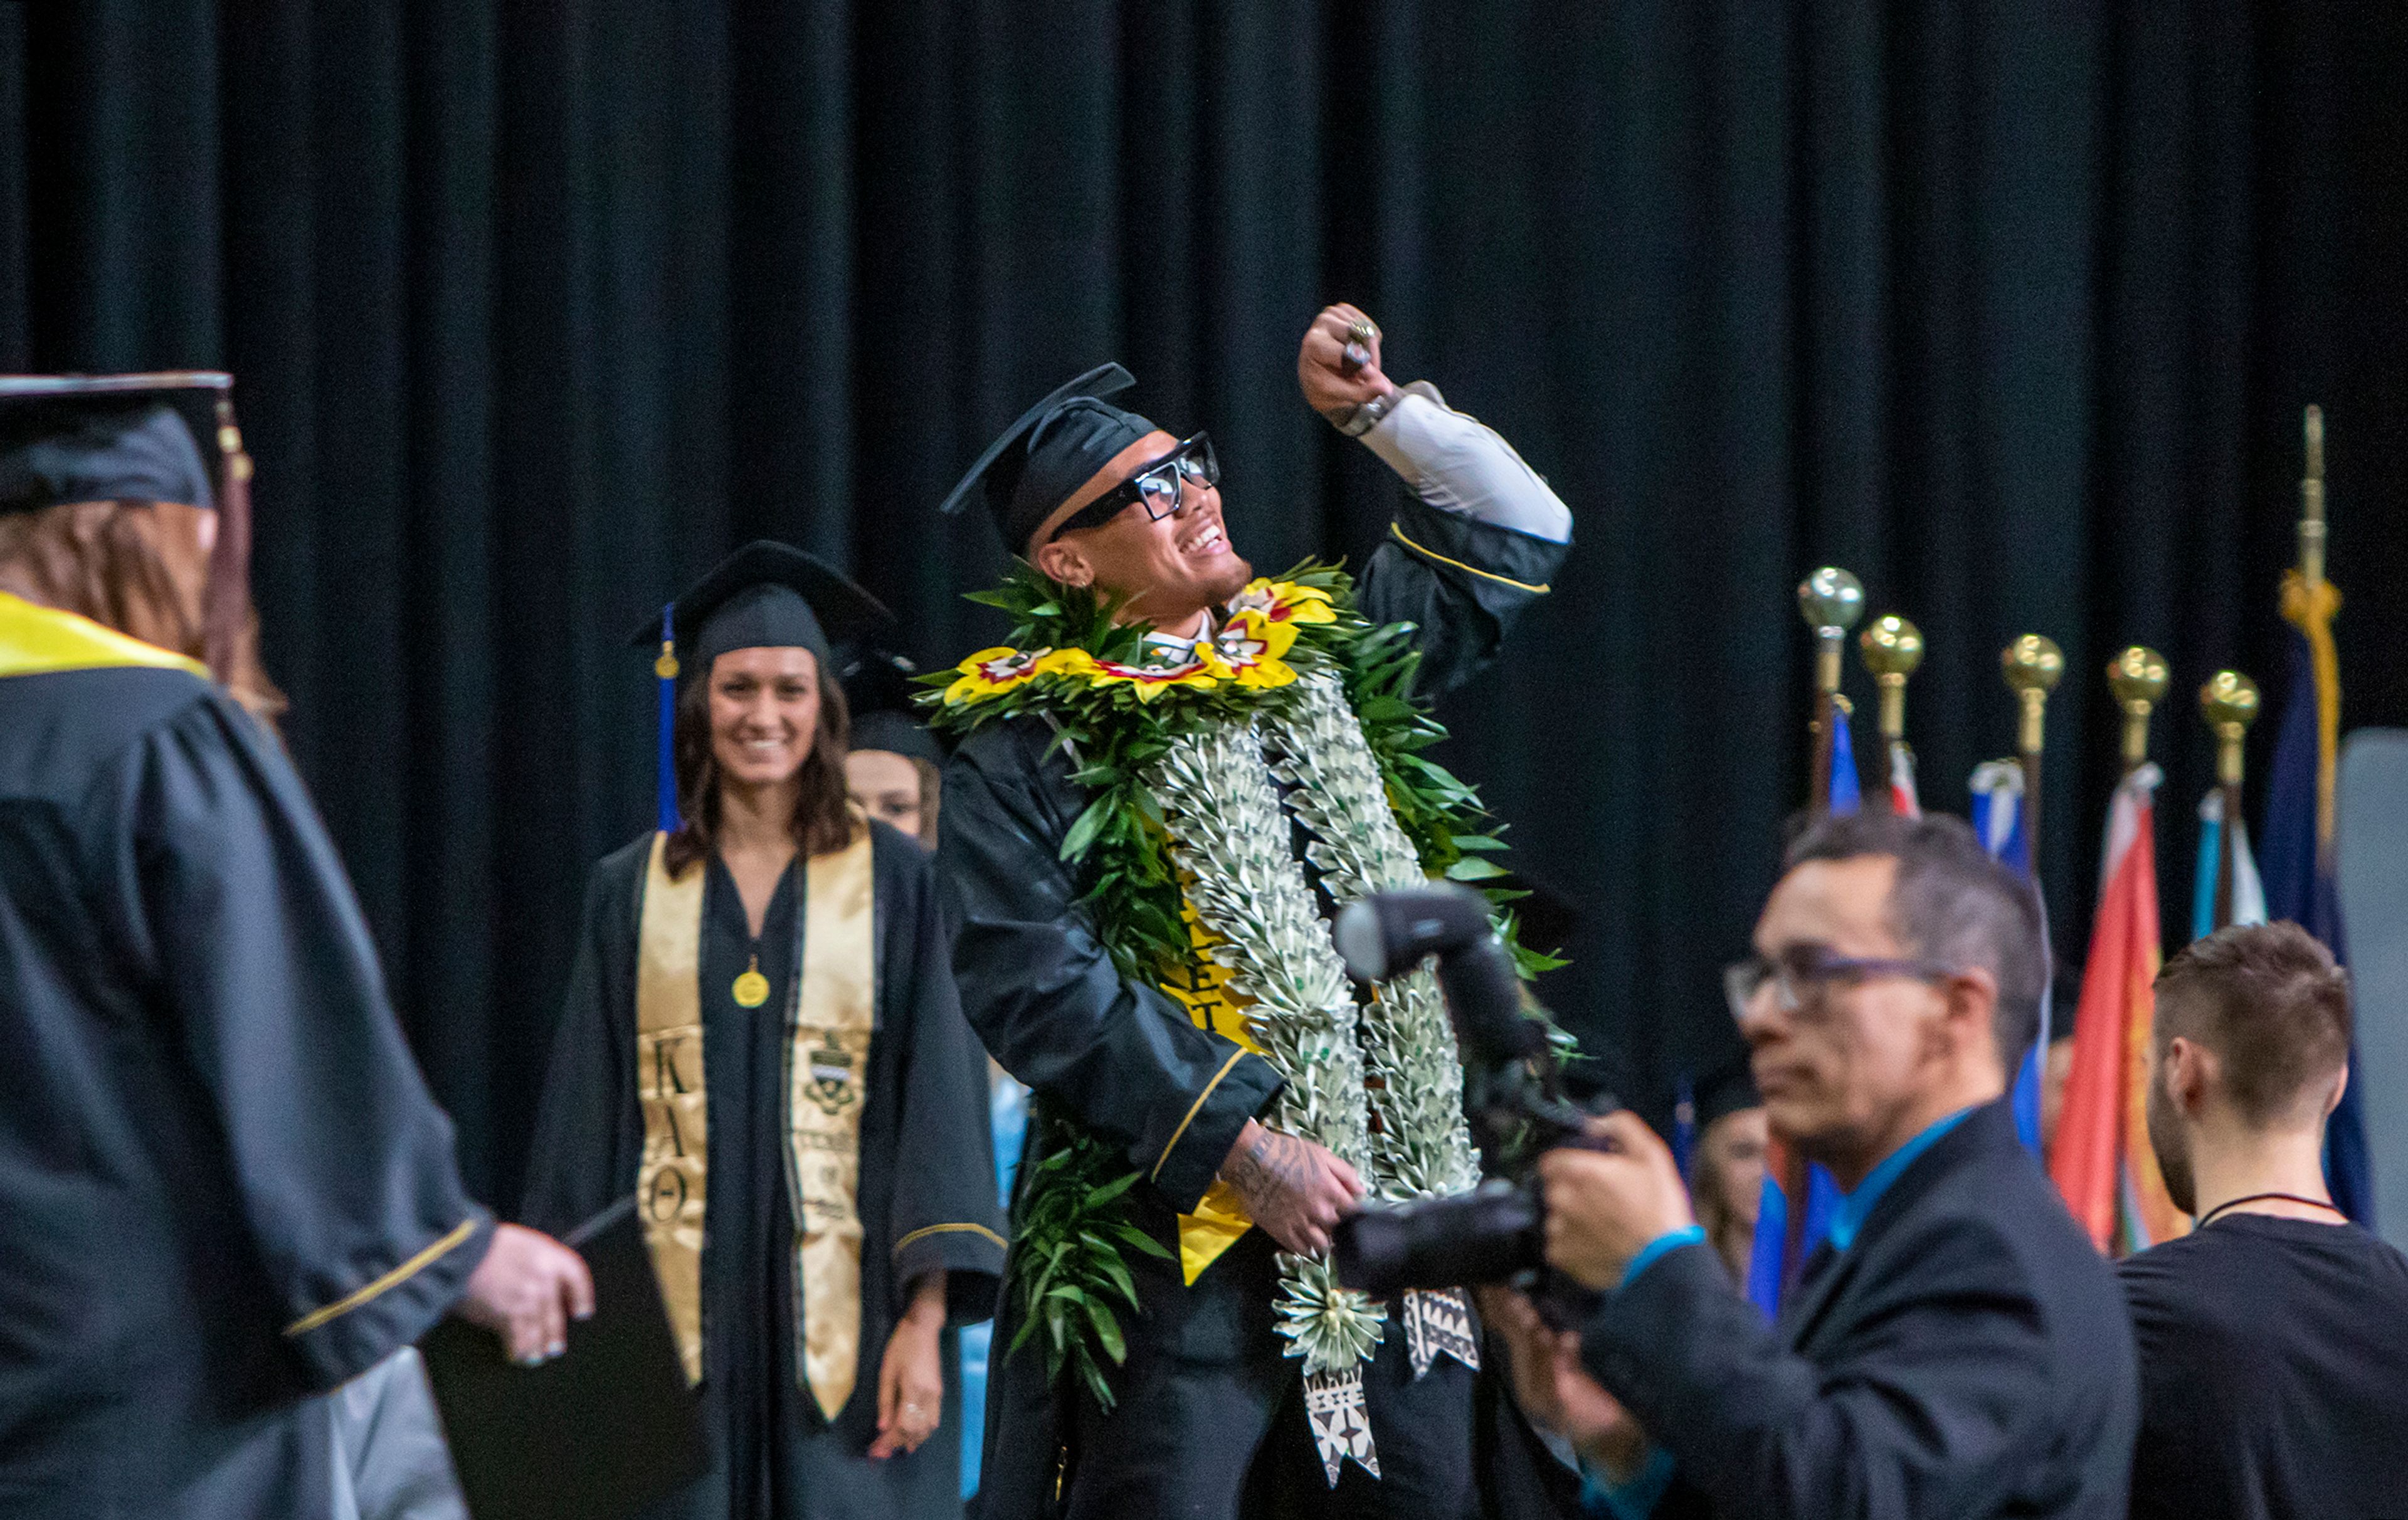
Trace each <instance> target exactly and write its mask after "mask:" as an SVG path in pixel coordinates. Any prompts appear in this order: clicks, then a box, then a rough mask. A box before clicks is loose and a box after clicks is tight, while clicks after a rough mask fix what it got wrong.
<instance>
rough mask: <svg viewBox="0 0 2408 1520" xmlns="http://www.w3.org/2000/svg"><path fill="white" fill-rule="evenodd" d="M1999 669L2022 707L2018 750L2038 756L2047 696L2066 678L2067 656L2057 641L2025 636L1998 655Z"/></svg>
mask: <svg viewBox="0 0 2408 1520" xmlns="http://www.w3.org/2000/svg"><path fill="white" fill-rule="evenodd" d="M1999 667H2000V670H2001V671H2002V672H2003V673H2004V674H2005V676H2006V678H2007V684H2008V685H2009V686H2010V687H2012V688H2013V689H2014V694H2015V699H2016V700H2017V701H2018V702H2020V703H2021V704H2022V705H2023V726H2022V729H2021V731H2020V733H2019V736H2018V738H2017V739H2016V746H2015V747H2016V748H2017V749H2020V750H2021V751H2023V752H2024V753H2026V754H2038V753H2040V750H2041V738H2042V735H2043V732H2044V728H2043V724H2046V722H2047V717H2046V714H2047V711H2048V694H2049V693H2050V692H2051V691H2052V690H2054V689H2055V688H2056V686H2057V680H2058V678H2059V677H2061V676H2063V675H2064V674H2065V654H2064V652H2062V651H2061V650H2059V649H2058V648H2057V644H2056V642H2055V641H2054V640H2052V639H2048V638H2042V637H2041V636H2040V635H2039V634H2026V635H2024V636H2023V637H2022V638H2018V639H2016V640H2015V641H2014V643H2012V644H2009V645H2008V646H2007V647H2006V648H2005V649H2003V650H2000V652H1999Z"/></svg>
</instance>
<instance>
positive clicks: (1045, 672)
mask: <svg viewBox="0 0 2408 1520" xmlns="http://www.w3.org/2000/svg"><path fill="white" fill-rule="evenodd" d="M1095 663H1096V661H1095V657H1094V656H1093V655H1091V654H1089V653H1088V652H1086V651H1085V650H1082V649H1013V648H1012V647H1011V645H1009V644H998V645H996V647H995V648H993V649H982V650H981V651H979V652H977V653H976V654H973V655H971V656H970V657H969V658H968V659H967V660H964V661H963V662H962V663H961V664H959V665H957V666H955V667H953V668H954V669H956V670H958V671H960V672H961V679H960V680H959V681H954V682H953V684H952V685H950V686H948V687H946V688H945V705H946V706H947V707H959V706H961V705H962V704H963V703H965V702H980V701H984V700H985V699H986V698H988V697H990V696H999V695H1002V694H1004V693H1005V692H1008V691H1010V690H1011V689H1012V688H1013V687H1015V686H1019V685H1023V684H1025V683H1026V682H1028V681H1035V680H1036V679H1037V678H1038V677H1039V676H1052V675H1066V676H1079V675H1084V674H1086V673H1087V672H1088V670H1090V669H1092V668H1093V667H1094V666H1095Z"/></svg>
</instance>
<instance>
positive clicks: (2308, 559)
mask: <svg viewBox="0 0 2408 1520" xmlns="http://www.w3.org/2000/svg"><path fill="white" fill-rule="evenodd" d="M2300 431H2301V432H2302V433H2303V434H2304V435H2305V439H2304V441H2305V444H2306V450H2307V467H2306V468H2305V469H2304V470H2302V471H2301V472H2300V580H2302V581H2306V582H2307V583H2308V584H2309V586H2310V587H2315V586H2319V585H2322V584H2323V583H2324V579H2325V409H2324V408H2322V407H2318V406H2313V405H2312V406H2310V407H2309V408H2308V409H2307V412H2306V415H2305V416H2304V417H2302V418H2301V420H2300Z"/></svg>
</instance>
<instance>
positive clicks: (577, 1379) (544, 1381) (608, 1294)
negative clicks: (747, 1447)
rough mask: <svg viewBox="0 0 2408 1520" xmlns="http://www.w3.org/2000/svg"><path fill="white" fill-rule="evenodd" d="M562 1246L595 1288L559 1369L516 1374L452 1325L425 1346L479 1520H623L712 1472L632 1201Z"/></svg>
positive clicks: (556, 1361)
mask: <svg viewBox="0 0 2408 1520" xmlns="http://www.w3.org/2000/svg"><path fill="white" fill-rule="evenodd" d="M566 1243H567V1244H568V1245H570V1246H572V1247H574V1248H575V1249H576V1250H577V1251H578V1252H579V1253H580V1254H581V1255H583V1256H584V1257H585V1265H586V1268H587V1269H588V1270H589V1271H591V1272H592V1273H593V1274H594V1317H593V1318H592V1319H588V1320H575V1319H572V1320H570V1321H569V1322H568V1349H567V1350H566V1352H565V1353H564V1354H563V1355H559V1356H556V1357H554V1358H552V1360H551V1361H548V1362H546V1363H544V1364H543V1365H542V1366H541V1367H519V1366H515V1365H513V1364H512V1363H511V1361H510V1359H509V1353H507V1352H506V1351H504V1350H503V1348H502V1343H501V1341H498V1340H496V1339H495V1336H494V1334H493V1332H491V1331H489V1330H486V1329H482V1328H480V1327H479V1326H474V1325H470V1324H467V1323H466V1322H465V1321H463V1320H458V1319H445V1320H443V1321H441V1322H439V1323H438V1324H437V1326H435V1328H434V1329H432V1330H429V1331H428V1332H427V1333H426V1336H425V1339H423V1341H420V1342H419V1353H420V1355H423V1356H424V1357H425V1359H426V1375H427V1380H428V1381H429V1382H430V1383H432V1384H434V1387H435V1403H436V1407H437V1409H438V1410H439V1411H441V1412H442V1416H443V1433H444V1437H445V1439H446V1440H447V1441H450V1442H451V1446H452V1468H453V1469H454V1470H456V1471H457V1472H458V1473H459V1475H460V1490H461V1493H462V1495H463V1497H465V1498H466V1500H467V1504H468V1513H469V1514H470V1515H471V1516H473V1517H474V1520H570V1517H572V1516H573V1517H575V1520H621V1517H623V1516H630V1515H633V1514H635V1513H637V1512H638V1511H639V1510H641V1509H643V1508H644V1507H645V1506H646V1505H648V1504H650V1503H652V1501H653V1500H654V1499H657V1498H661V1497H662V1496H663V1495H665V1494H667V1493H668V1492H669V1491H671V1490H672V1489H674V1488H677V1487H678V1486H680V1485H681V1484H686V1483H689V1482H691V1481H692V1480H694V1479H695V1478H697V1477H699V1476H701V1475H702V1473H703V1471H704V1470H706V1469H707V1468H708V1467H709V1466H710V1449H709V1447H708V1445H707V1444H706V1443H705V1441H704V1438H703V1431H702V1415H701V1412H700V1409H699V1407H698V1400H697V1399H696V1398H695V1393H694V1390H693V1389H692V1388H691V1387H689V1386H688V1385H687V1384H686V1380H685V1365H684V1363H683V1362H682V1361H681V1360H680V1359H679V1356H678V1349H677V1341H676V1339H675V1337H674V1336H673V1335H672V1334H671V1333H670V1330H669V1316H668V1311H667V1309H665V1308H664V1307H663V1306H662V1304H661V1289H660V1283H659V1280H658V1279H657V1278H655V1277H654V1276H653V1275H652V1254H651V1253H650V1252H649V1251H647V1250H646V1249H645V1248H644V1227H643V1222H642V1221H641V1220H640V1219H638V1217H637V1215H636V1200H635V1198H634V1197H625V1198H622V1199H620V1200H619V1201H618V1202H617V1203H614V1204H612V1205H611V1206H610V1207H609V1208H608V1209H605V1210H603V1211H602V1212H600V1213H598V1214H596V1215H595V1216H594V1217H593V1218H592V1219H590V1220H587V1221H586V1222H585V1223H584V1224H583V1225H581V1226H578V1227H577V1228H576V1229H575V1230H574V1231H572V1232H571V1233H570V1234H569V1236H568V1238H567V1241H566Z"/></svg>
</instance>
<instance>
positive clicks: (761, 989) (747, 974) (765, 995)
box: [731, 955, 769, 1008]
mask: <svg viewBox="0 0 2408 1520" xmlns="http://www.w3.org/2000/svg"><path fill="white" fill-rule="evenodd" d="M731 990H732V991H733V992H734V993H735V995H736V1006H737V1007H738V1008H759V1007H760V1006H761V1005H762V1004H763V1003H766V1002H767V1001H768V1000H769V979H768V978H767V977H765V976H763V975H762V974H761V957H760V956H758V955H755V956H753V964H752V965H751V966H749V967H747V968H745V971H744V974H743V975H742V976H739V977H738V978H737V979H736V985H735V987H734V988H732V989H731Z"/></svg>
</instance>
